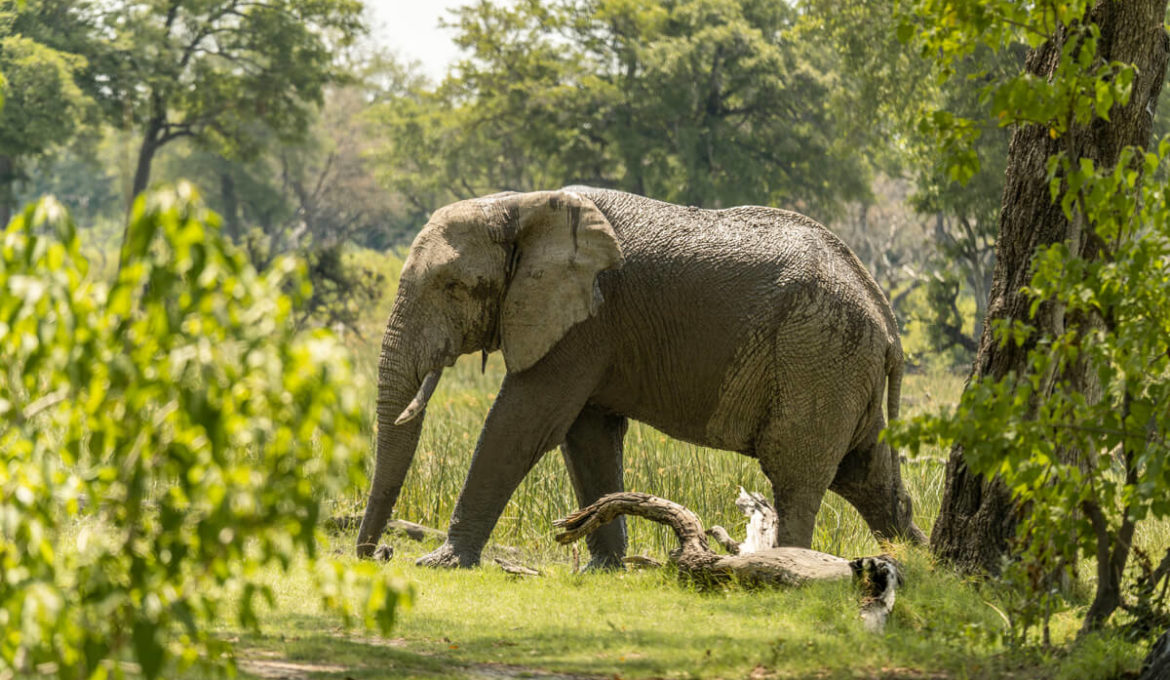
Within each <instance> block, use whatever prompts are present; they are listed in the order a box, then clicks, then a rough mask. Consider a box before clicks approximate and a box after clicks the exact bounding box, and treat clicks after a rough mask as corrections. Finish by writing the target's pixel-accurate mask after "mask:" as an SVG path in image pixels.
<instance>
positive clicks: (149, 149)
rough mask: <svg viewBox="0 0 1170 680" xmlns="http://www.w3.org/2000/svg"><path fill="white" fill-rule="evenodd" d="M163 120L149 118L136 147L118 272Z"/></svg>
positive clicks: (147, 182) (148, 180) (157, 146)
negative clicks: (139, 142)
mask: <svg viewBox="0 0 1170 680" xmlns="http://www.w3.org/2000/svg"><path fill="white" fill-rule="evenodd" d="M164 120H165V118H164V117H163V116H162V115H158V114H156V115H154V116H151V118H150V120H149V121H148V122H147V124H146V129H145V130H144V131H143V134H142V145H141V146H140V147H138V165H137V167H136V168H135V170H134V184H133V185H132V186H131V187H130V196H129V202H128V203H127V204H126V226H125V227H123V229H122V248H121V249H120V251H119V255H118V270H119V271H121V269H122V266H123V265H125V264H126V262H125V261H124V260H123V258H124V257H125V252H126V239H127V238H128V237H129V236H130V219H131V217H132V216H133V215H132V212H133V210H134V201H135V200H136V199H137V198H138V195H139V194H141V193H142V192H143V191H146V187H147V186H149V185H150V166H151V164H153V163H154V154H155V152H157V151H158V149H159V147H160V146H161V145H162V144H161V142H160V135H161V134H162V130H163V122H164Z"/></svg>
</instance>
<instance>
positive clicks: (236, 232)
mask: <svg viewBox="0 0 1170 680" xmlns="http://www.w3.org/2000/svg"><path fill="white" fill-rule="evenodd" d="M224 166H225V167H223V168H221V169H220V171H219V192H220V200H222V201H223V227H224V232H225V233H227V235H228V236H229V237H230V238H231V239H232V240H233V241H235V242H237V243H239V241H240V235H241V234H240V232H241V229H240V198H239V196H238V195H237V194H236V179H235V177H233V176H232V171H231V168H229V167H226V166H227V162H226V161H224Z"/></svg>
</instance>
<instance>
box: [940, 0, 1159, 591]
mask: <svg viewBox="0 0 1170 680" xmlns="http://www.w3.org/2000/svg"><path fill="white" fill-rule="evenodd" d="M1165 15H1166V0H1126V1H1125V2H1117V1H1115V0H1100V1H1099V2H1097V3H1096V4H1094V5H1093V6H1092V7H1091V8H1090V10H1089V12H1088V16H1087V17H1086V21H1091V22H1093V23H1095V24H1097V26H1099V27H1100V29H1101V38H1100V41H1099V43H1098V50H1099V58H1101V59H1104V60H1106V61H1119V62H1123V63H1128V64H1133V65H1135V66H1136V67H1137V76H1136V78H1135V80H1134V84H1133V92H1132V95H1131V97H1130V101H1129V103H1128V104H1127V105H1126V106H1124V107H1121V106H1117V105H1115V106H1114V107H1113V109H1112V111H1111V112H1110V120H1109V121H1105V120H1095V121H1093V122H1092V123H1091V124H1090V125H1089V126H1087V127H1080V128H1078V129H1073V130H1070V131H1069V132H1068V133H1067V135H1066V136H1064V137H1060V138H1058V139H1052V138H1051V137H1050V135H1049V131H1048V129H1047V127H1046V126H1038V125H1025V126H1021V127H1018V128H1017V129H1016V130H1015V132H1014V133H1013V135H1012V140H1011V145H1010V147H1009V149H1008V162H1007V175H1006V180H1005V184H1004V193H1003V207H1002V210H1001V211H1000V219H999V237H998V239H997V241H996V262H995V273H994V279H993V283H992V288H991V294H990V299H989V302H988V306H987V320H986V323H984V326H983V332H982V334H981V337H980V343H979V351H978V354H977V356H976V358H975V362H974V365H973V367H972V375H971V380H972V382H974V381H978V380H980V379H982V378H984V377H992V378H995V379H1002V378H1004V377H1006V376H1008V375H1009V374H1012V373H1015V374H1017V375H1018V374H1021V373H1022V372H1023V370H1024V368H1025V366H1026V365H1027V355H1028V351H1029V350H1031V349H1032V348H1033V347H1034V346H1035V345H1034V342H1032V343H1025V344H1024V345H1023V346H1016V345H1015V344H1014V343H1007V344H1005V345H1000V344H999V343H998V342H997V341H996V340H995V338H994V336H993V328H992V327H993V324H994V323H995V322H996V321H1001V320H1020V321H1029V322H1030V323H1032V324H1033V325H1035V326H1037V327H1038V328H1039V330H1040V332H1041V334H1048V333H1050V332H1052V331H1054V330H1055V329H1056V328H1057V327H1058V326H1059V325H1061V324H1063V323H1064V319H1063V318H1061V317H1062V314H1061V313H1060V311H1059V310H1055V309H1052V306H1051V305H1048V306H1044V307H1042V308H1041V311H1040V312H1039V314H1038V315H1037V317H1036V318H1035V319H1031V318H1030V316H1029V313H1028V311H1029V310H1028V308H1029V305H1030V299H1029V298H1028V296H1026V295H1024V294H1023V293H1021V291H1020V289H1021V287H1023V286H1024V285H1026V284H1027V283H1028V281H1029V279H1030V277H1031V270H1032V257H1033V254H1034V253H1035V252H1036V249H1037V248H1039V247H1042V246H1048V245H1051V244H1054V243H1059V242H1064V241H1068V242H1070V247H1071V248H1072V249H1074V252H1078V253H1080V255H1081V257H1084V258H1087V259H1092V258H1094V257H1095V256H1096V255H1097V252H1096V250H1097V248H1096V245H1095V243H1094V240H1092V239H1088V238H1086V237H1085V236H1086V235H1085V234H1084V233H1083V232H1084V230H1083V229H1081V228H1079V227H1078V226H1077V225H1075V224H1071V223H1070V222H1069V221H1068V220H1067V219H1065V217H1064V214H1063V212H1062V211H1061V208H1060V206H1059V205H1058V204H1056V203H1054V202H1053V201H1052V199H1051V197H1050V193H1049V186H1048V180H1047V176H1046V175H1047V162H1048V158H1049V157H1050V156H1051V155H1053V154H1055V153H1057V152H1059V151H1062V150H1063V151H1066V152H1068V153H1069V154H1070V156H1072V157H1073V158H1074V163H1075V158H1089V159H1092V160H1093V161H1094V162H1095V163H1096V164H1097V165H1098V166H1099V167H1104V168H1109V167H1113V166H1114V165H1115V164H1116V163H1117V160H1118V156H1119V154H1120V151H1121V149H1122V148H1123V147H1126V146H1136V147H1141V148H1145V147H1146V146H1147V144H1148V143H1149V141H1150V134H1151V130H1152V125H1153V118H1154V108H1155V106H1156V104H1157V100H1158V94H1159V92H1160V91H1161V89H1162V81H1163V78H1164V77H1165V73H1166V62H1167V56H1168V55H1170V41H1168V38H1167V36H1166V32H1165V31H1164V30H1163V28H1162V26H1163V20H1164V18H1165ZM1067 38H1068V36H1067V34H1066V33H1065V32H1064V31H1063V30H1061V31H1058V33H1057V34H1056V35H1054V36H1053V37H1052V38H1051V39H1049V41H1048V42H1047V43H1045V44H1044V45H1041V46H1040V47H1038V48H1036V49H1035V50H1033V51H1031V52H1030V53H1029V54H1028V58H1027V61H1026V63H1025V68H1026V69H1027V70H1028V71H1029V72H1030V73H1033V74H1036V75H1038V76H1040V77H1042V78H1048V77H1050V76H1051V75H1052V73H1053V72H1054V70H1055V67H1056V65H1057V62H1058V60H1059V58H1060V52H1061V47H1062V45H1063V44H1064V41H1065V40H1066V39H1067ZM1086 368H1087V367H1084V366H1080V367H1076V366H1074V367H1071V369H1070V370H1071V371H1072V372H1074V373H1077V372H1079V373H1082V375H1076V374H1073V375H1069V373H1068V372H1066V374H1065V377H1066V378H1069V379H1072V380H1075V381H1077V383H1078V384H1082V385H1088V384H1090V381H1089V380H1088V378H1089V376H1088V375H1087V374H1085V373H1087V372H1086V370H1085V369H1086ZM1018 520H1019V515H1018V509H1017V507H1016V506H1015V504H1014V503H1013V501H1012V499H1011V494H1010V492H1009V491H1008V489H1007V488H1006V487H1005V486H1004V485H1003V483H1002V482H1000V481H999V480H998V479H995V478H993V479H985V478H984V477H983V476H981V475H978V474H975V473H973V472H972V471H970V470H969V469H968V468H967V467H966V465H964V463H963V450H962V447H960V446H956V447H955V448H953V449H952V450H951V453H950V459H949V460H948V462H947V470H946V488H945V491H944V496H943V501H942V508H941V510H940V514H939V517H938V520H937V522H936V523H935V526H934V531H933V533H932V535H931V548H932V549H933V551H934V553H935V555H936V556H938V557H940V558H942V559H943V560H946V561H949V562H951V563H953V564H955V565H956V566H958V567H960V568H961V569H964V570H969V571H976V570H983V571H987V572H990V573H997V572H998V571H999V569H1000V566H1001V564H1002V561H1003V557H1004V556H1005V555H1007V554H1008V550H1009V542H1010V540H1011V539H1012V538H1013V536H1014V535H1015V530H1016V525H1017V523H1018Z"/></svg>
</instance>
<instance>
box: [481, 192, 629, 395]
mask: <svg viewBox="0 0 1170 680" xmlns="http://www.w3.org/2000/svg"><path fill="white" fill-rule="evenodd" d="M503 203H504V204H505V206H504V207H505V208H506V209H507V212H508V215H509V217H510V218H511V220H512V223H511V225H514V226H513V227H512V229H509V231H511V233H510V234H509V236H510V237H511V239H509V240H511V242H512V244H513V245H514V247H515V251H514V253H513V255H512V258H511V263H510V264H509V266H510V267H511V272H510V274H511V276H510V279H511V281H510V283H509V285H508V290H507V292H506V293H505V295H504V302H503V304H502V306H501V309H500V345H501V349H502V350H503V352H504V363H505V364H506V365H507V367H508V370H509V371H511V372H518V371H523V370H525V369H527V368H529V367H531V366H532V365H533V364H535V363H536V362H537V361H539V360H540V358H541V357H543V356H544V355H545V353H547V352H548V351H549V349H551V348H552V346H553V345H555V344H556V343H557V342H558V341H559V340H560V339H561V338H562V337H563V336H564V335H565V333H566V332H567V331H568V330H569V329H570V328H571V327H573V326H574V325H575V324H578V323H580V322H582V321H584V320H585V319H587V318H589V316H590V315H592V314H594V313H596V312H597V308H598V305H600V304H601V291H600V289H599V288H598V287H597V275H598V274H599V273H600V272H603V271H605V270H607V269H616V268H618V267H620V266H621V265H622V262H623V258H622V250H621V246H619V245H618V241H617V236H616V235H615V234H614V231H613V226H611V225H610V223H609V221H608V220H607V219H606V218H605V215H602V214H601V211H600V210H598V209H597V206H595V205H593V202H592V201H589V200H588V199H586V198H584V197H582V196H580V195H578V194H574V193H571V192H566V191H540V192H533V193H528V194H518V195H515V196H510V197H508V198H506V199H504V201H503ZM511 225H510V226H511ZM513 229H514V231H513Z"/></svg>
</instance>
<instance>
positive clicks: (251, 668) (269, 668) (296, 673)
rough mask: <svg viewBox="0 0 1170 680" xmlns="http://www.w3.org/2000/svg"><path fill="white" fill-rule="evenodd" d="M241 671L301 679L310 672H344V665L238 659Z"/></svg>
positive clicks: (278, 678) (280, 679) (272, 679)
mask: <svg viewBox="0 0 1170 680" xmlns="http://www.w3.org/2000/svg"><path fill="white" fill-rule="evenodd" d="M239 667H240V670H241V671H244V672H245V673H250V674H252V675H255V676H257V677H260V678H268V679H270V680H302V679H303V678H307V677H309V674H310V673H344V672H345V671H347V670H349V669H348V668H346V667H345V666H334V665H329V664H320V663H300V662H296V661H284V660H281V659H240V662H239Z"/></svg>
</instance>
